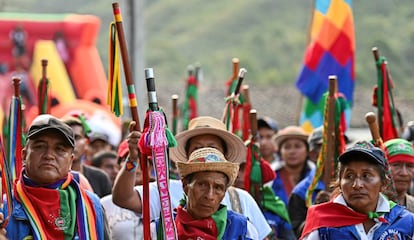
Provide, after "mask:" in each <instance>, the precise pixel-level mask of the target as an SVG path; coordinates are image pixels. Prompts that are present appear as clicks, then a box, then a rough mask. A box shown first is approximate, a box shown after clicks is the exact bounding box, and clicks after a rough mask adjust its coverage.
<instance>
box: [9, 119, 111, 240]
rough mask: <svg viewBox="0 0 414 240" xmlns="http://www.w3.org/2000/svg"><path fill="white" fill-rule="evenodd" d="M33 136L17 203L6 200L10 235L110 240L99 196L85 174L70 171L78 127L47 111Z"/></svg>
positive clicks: (27, 148)
mask: <svg viewBox="0 0 414 240" xmlns="http://www.w3.org/2000/svg"><path fill="white" fill-rule="evenodd" d="M27 139H28V140H27V143H26V146H25V147H24V149H23V152H22V155H23V162H24V167H23V169H22V171H21V175H20V177H19V178H18V179H17V181H16V182H15V186H14V189H13V192H14V195H13V199H12V202H6V203H4V209H3V213H4V216H8V219H7V220H6V221H8V224H7V226H6V230H7V237H8V238H9V239H96V240H100V239H109V234H108V230H107V224H106V217H105V214H104V211H103V209H102V206H101V204H100V202H99V198H98V197H97V196H96V195H95V194H93V193H91V192H89V191H85V190H84V189H83V188H81V187H80V185H79V182H78V180H76V179H79V176H76V175H77V173H75V172H72V171H71V170H70V166H71V164H72V161H73V158H74V156H73V152H74V147H75V136H74V133H73V131H72V129H71V128H70V127H69V126H68V125H67V124H65V123H63V122H62V121H61V120H59V119H57V118H55V117H53V116H52V115H49V114H43V115H39V116H38V117H36V118H35V119H34V120H33V122H32V124H31V125H30V127H29V131H28V134H27ZM9 204H11V205H9ZM8 206H11V207H12V208H11V209H8ZM9 210H10V211H11V212H10V211H9Z"/></svg>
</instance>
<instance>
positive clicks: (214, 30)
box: [0, 0, 414, 101]
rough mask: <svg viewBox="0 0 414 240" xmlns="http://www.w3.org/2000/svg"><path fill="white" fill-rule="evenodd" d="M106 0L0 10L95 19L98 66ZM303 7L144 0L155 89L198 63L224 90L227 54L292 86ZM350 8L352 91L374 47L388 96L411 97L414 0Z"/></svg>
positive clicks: (370, 63) (370, 66)
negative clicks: (391, 91) (391, 92)
mask: <svg viewBox="0 0 414 240" xmlns="http://www.w3.org/2000/svg"><path fill="white" fill-rule="evenodd" d="M112 2H113V1H108V0H99V1H98V0H88V1H83V0H71V1H55V0H42V1H40V0H3V1H2V4H3V5H2V6H0V7H1V9H0V10H1V11H10V12H30V13H80V14H94V15H97V16H99V17H100V18H101V21H102V25H101V30H100V37H99V40H98V43H97V45H98V49H99V52H100V55H101V58H102V60H103V62H104V64H105V65H106V63H107V55H108V54H107V52H108V50H107V45H108V25H109V23H110V21H112V20H113V15H112V6H111V4H112ZM310 8H311V1H284V0H258V1H251V0H250V1H249V0H239V1H230V0H221V1H202V0H192V1H184V0H170V1H161V0H151V1H149V0H148V1H146V3H145V9H144V17H145V26H146V27H145V34H146V39H145V40H146V42H145V58H146V63H147V64H146V65H147V66H148V67H153V68H154V70H155V72H156V76H157V85H159V86H160V87H163V86H167V85H171V83H172V82H174V83H177V84H184V79H185V77H186V75H187V72H186V67H187V65H189V64H194V63H196V62H199V63H200V64H201V66H202V69H203V72H204V80H203V81H204V83H203V84H207V85H215V86H223V91H224V82H225V81H226V80H227V79H228V78H229V77H230V76H231V73H232V64H231V59H232V58H233V57H238V58H239V59H240V67H245V68H246V69H247V70H248V75H247V77H246V80H247V81H248V83H249V85H257V86H261V87H265V88H266V86H270V85H277V86H283V85H289V86H290V87H291V86H294V84H295V81H296V77H297V75H298V73H299V70H300V67H301V65H302V61H303V54H304V50H305V47H306V39H307V31H308V24H309V20H310V17H311V9H310ZM353 9H354V23H355V30H356V44H357V50H356V52H357V55H356V89H357V90H358V89H361V88H364V89H366V91H367V93H368V92H370V90H371V89H372V87H373V85H374V84H375V83H376V70H375V67H374V66H375V63H374V59H373V55H372V52H371V48H372V47H374V46H377V47H378V48H379V50H380V53H381V54H382V55H384V56H386V57H387V59H388V62H389V69H390V71H391V74H392V76H393V79H394V82H395V86H396V88H395V96H396V98H397V99H398V98H404V99H405V100H407V99H408V100H412V99H413V98H414V97H413V96H414V94H412V92H413V91H414V90H413V89H412V88H411V86H412V83H411V82H412V80H411V78H412V75H413V72H414V70H413V67H412V63H413V62H414V48H413V47H412V42H413V40H414V26H413V25H412V20H413V18H414V1H412V0H393V1H389V0H375V1H366V0H354V1H353ZM122 11H127V9H122ZM105 67H106V66H105ZM182 88H183V85H181V89H182ZM275 91H277V89H275ZM298 96H299V93H298ZM357 100H358V98H356V101H357Z"/></svg>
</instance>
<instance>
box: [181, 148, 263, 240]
mask: <svg viewBox="0 0 414 240" xmlns="http://www.w3.org/2000/svg"><path fill="white" fill-rule="evenodd" d="M177 167H178V172H179V173H180V176H181V178H182V184H183V189H184V192H185V197H184V199H182V201H181V202H180V205H179V206H178V208H177V215H176V218H175V223H176V226H177V234H178V239H258V235H257V231H256V229H255V228H254V226H253V225H252V224H251V223H250V222H249V221H248V220H247V218H246V217H245V216H243V215H241V214H238V213H236V212H233V211H231V210H227V207H226V206H225V205H223V204H221V201H222V200H223V198H224V195H225V192H226V190H227V188H228V187H229V186H231V185H232V184H233V183H234V180H235V179H236V177H237V174H238V170H239V164H238V163H234V162H229V161H227V159H226V158H225V157H224V155H223V153H221V152H220V151H219V150H217V149H215V148H200V149H197V150H195V151H193V152H192V153H191V155H190V157H189V160H188V161H187V162H178V163H177Z"/></svg>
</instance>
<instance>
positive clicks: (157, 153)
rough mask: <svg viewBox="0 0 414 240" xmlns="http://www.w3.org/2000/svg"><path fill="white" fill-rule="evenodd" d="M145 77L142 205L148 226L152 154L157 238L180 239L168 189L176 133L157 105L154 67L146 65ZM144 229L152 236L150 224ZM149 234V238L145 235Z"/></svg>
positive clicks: (144, 219)
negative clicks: (158, 211)
mask: <svg viewBox="0 0 414 240" xmlns="http://www.w3.org/2000/svg"><path fill="white" fill-rule="evenodd" d="M145 79H146V82H147V90H148V105H149V109H148V111H147V113H146V116H145V122H144V130H143V133H142V136H141V138H140V140H139V147H140V149H141V153H142V155H141V166H142V173H143V179H144V181H143V195H144V199H143V206H144V210H145V211H143V213H144V216H143V219H142V220H143V221H144V227H145V226H146V225H148V226H149V200H150V199H149V185H148V180H149V177H148V171H147V159H149V158H152V161H153V162H154V166H155V170H156V175H157V185H158V191H159V193H160V194H159V196H160V199H159V200H160V203H161V223H160V224H159V226H162V227H160V228H158V233H157V235H158V236H157V238H158V239H169V240H170V239H171V240H176V239H177V232H176V229H175V223H174V217H173V214H172V207H171V199H170V194H169V190H168V181H169V175H168V169H169V168H168V147H173V146H176V144H177V142H176V141H175V139H174V136H173V135H172V133H171V132H170V130H169V129H168V128H167V124H166V118H165V115H164V113H163V111H162V110H161V109H160V108H159V107H158V101H157V93H156V91H155V81H154V71H153V69H152V68H146V69H145ZM144 230H145V229H144ZM146 230H147V232H145V231H144V238H145V239H149V235H145V234H149V228H148V229H146ZM146 236H148V238H146Z"/></svg>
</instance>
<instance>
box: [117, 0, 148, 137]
mask: <svg viewBox="0 0 414 240" xmlns="http://www.w3.org/2000/svg"><path fill="white" fill-rule="evenodd" d="M112 8H113V13H114V18H115V23H116V29H117V31H116V32H117V35H118V39H119V47H120V49H121V55H122V64H123V66H124V73H125V81H126V84H127V89H128V99H129V108H130V110H131V115H132V120H133V121H135V122H136V124H135V130H136V131H141V129H140V123H139V116H138V102H137V98H136V95H135V86H134V81H133V80H132V72H131V67H130V65H129V60H128V59H129V57H128V50H127V47H126V40H125V33H124V27H123V25H122V15H121V9H120V8H119V5H118V3H117V2H115V3H112Z"/></svg>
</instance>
